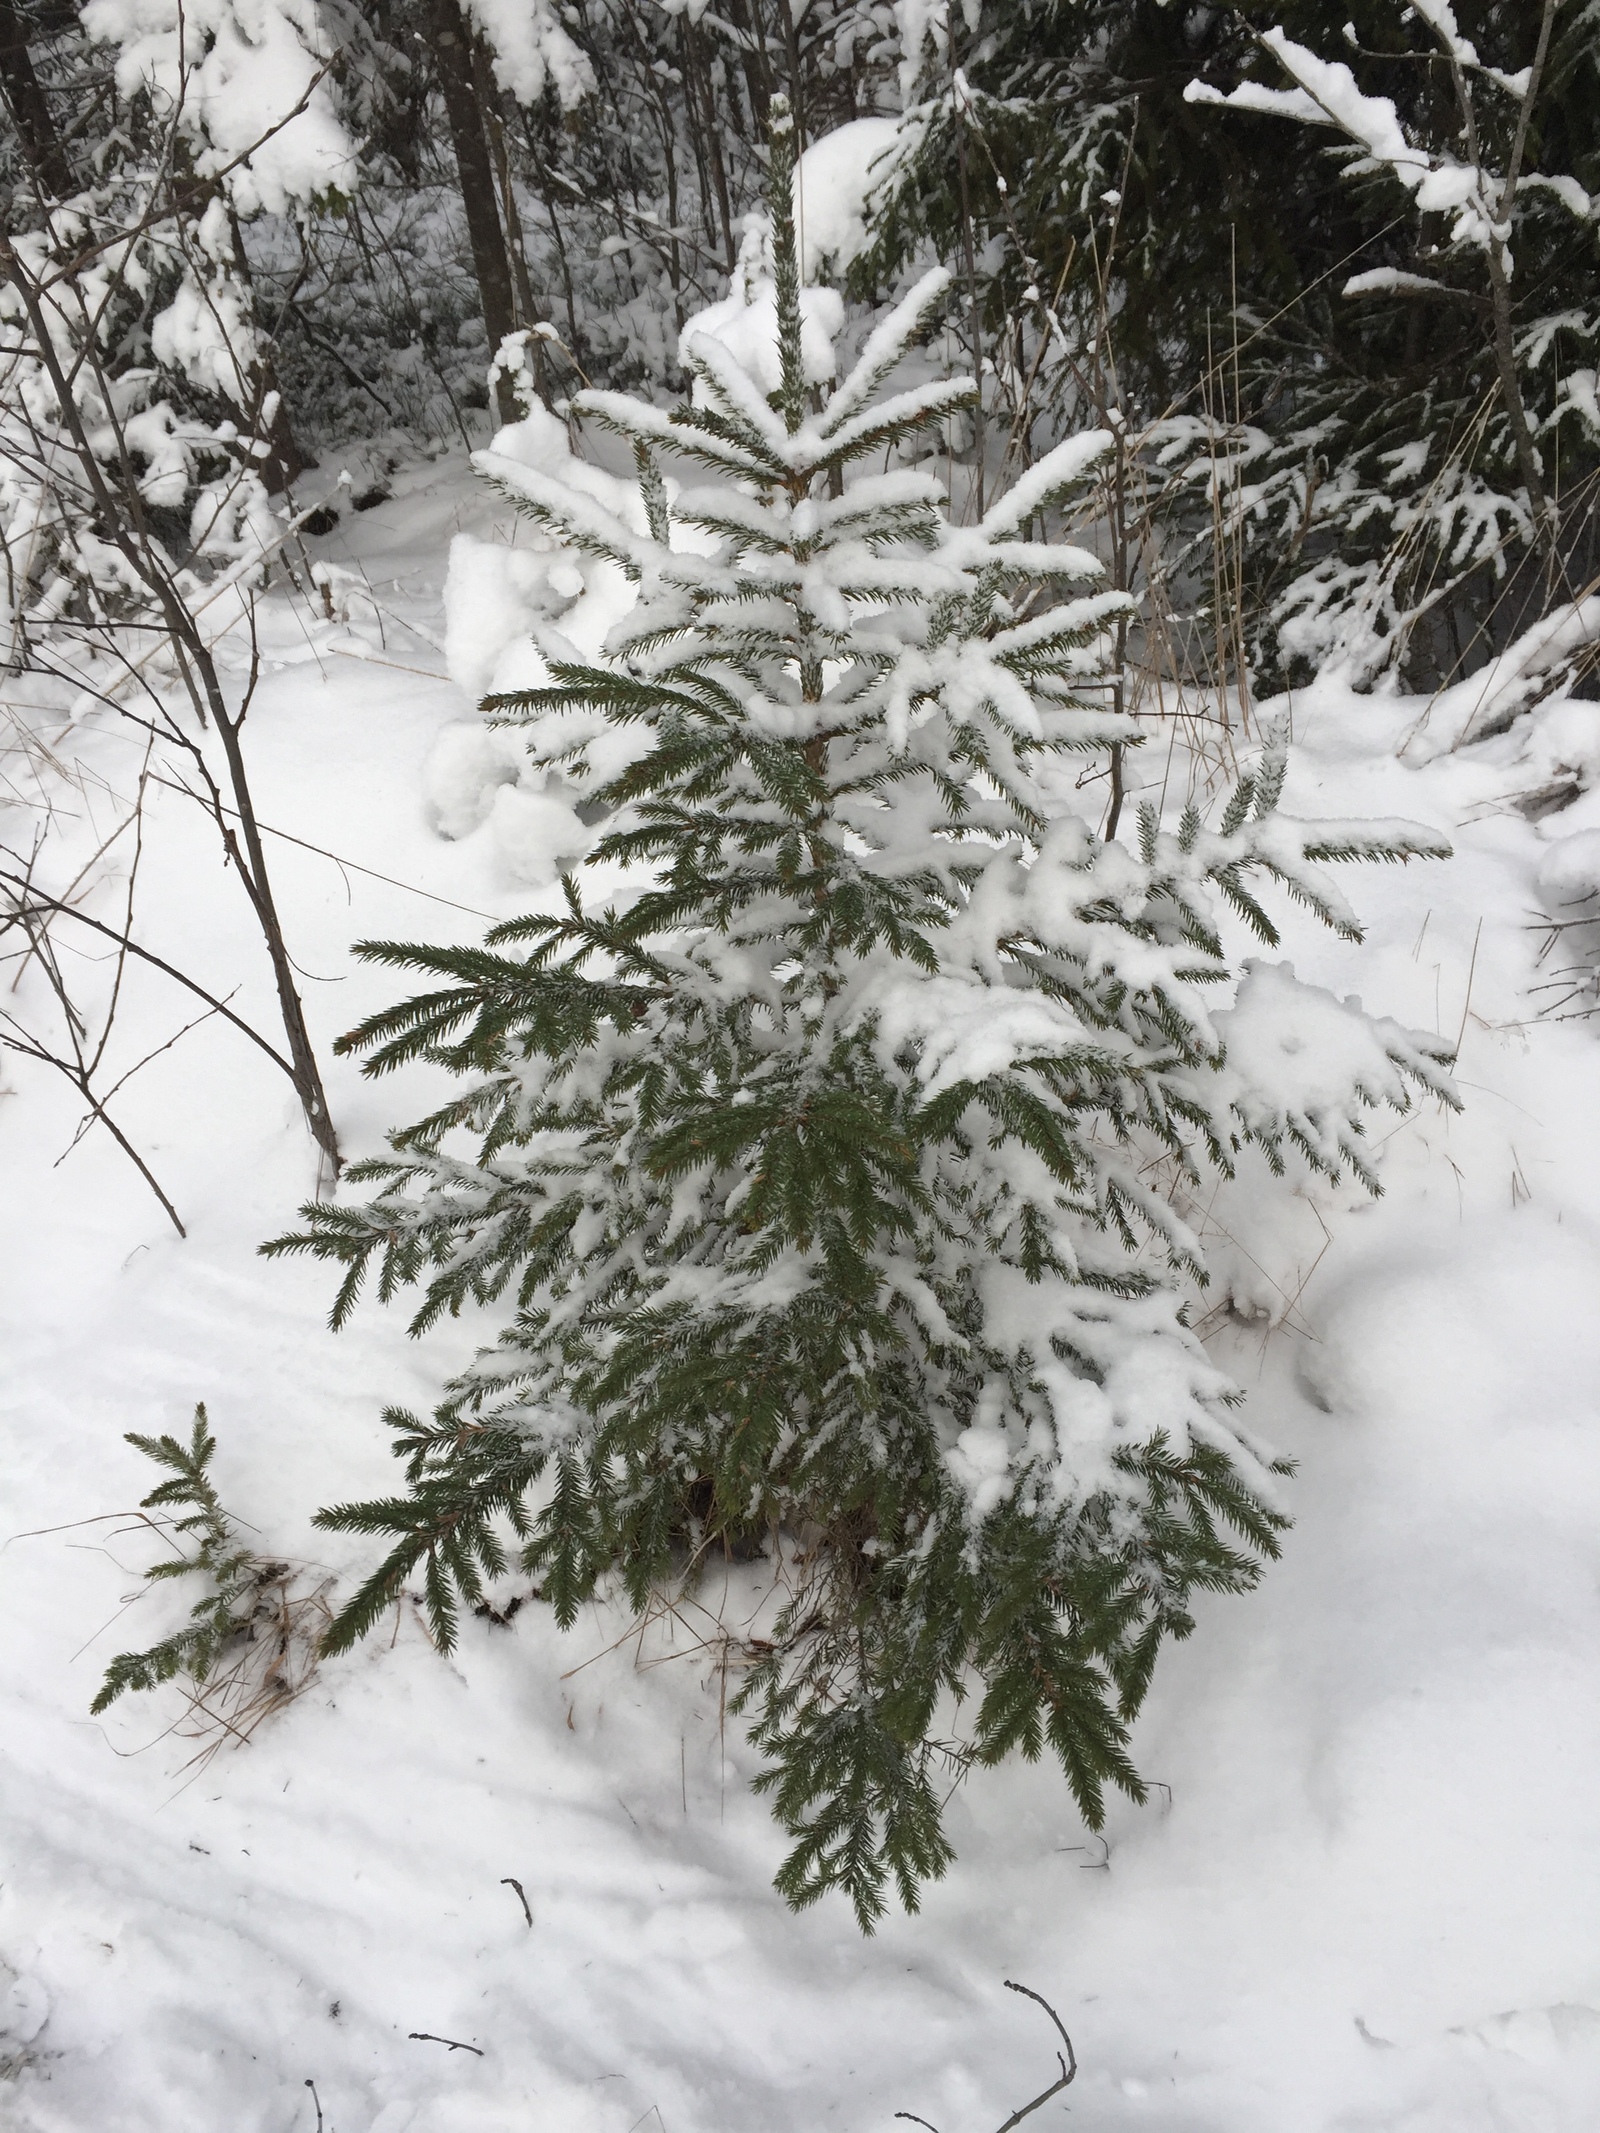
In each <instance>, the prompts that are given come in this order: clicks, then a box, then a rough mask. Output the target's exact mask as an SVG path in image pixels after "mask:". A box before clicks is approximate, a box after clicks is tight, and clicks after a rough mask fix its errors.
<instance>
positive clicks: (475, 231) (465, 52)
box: [433, 0, 520, 422]
mask: <svg viewBox="0 0 1600 2133" xmlns="http://www.w3.org/2000/svg"><path fill="white" fill-rule="evenodd" d="M433 18H434V63H435V65H436V66H437V68H438V71H439V88H440V90H441V92H442V94H443V96H444V110H445V117H446V119H447V121H448V122H449V126H450V145H451V147H452V148H453V149H454V150H455V158H456V172H457V175H458V177H459V179H460V183H461V204H462V206H463V208H464V209H465V210H466V217H467V241H468V243H469V244H470V245H471V247H472V268H473V272H474V274H475V275H476V276H477V280H478V296H479V300H480V302H481V303H482V305H483V323H484V329H485V331H486V332H487V334H488V338H489V353H490V355H491V356H492V355H493V354H494V352H495V350H496V349H497V348H498V347H499V346H500V343H501V342H502V341H503V340H504V339H505V337H506V335H507V334H508V333H514V332H515V331H516V324H517V309H516V298H515V294H514V292H513V288H512V282H511V261H510V257H509V255H508V253H507V251H506V239H505V231H504V230H503V229H502V227H501V224H500V209H499V205H498V203H497V201H496V199H495V190H496V188H495V179H494V156H493V154H492V152H491V150H490V147H489V135H488V129H487V128H486V127H485V125H484V122H483V109H482V106H481V105H480V103H479V101H478V89H477V83H476V81H475V80H474V78H473V65H472V43H471V36H472V33H471V31H470V30H469V28H468V27H467V24H466V22H465V20H464V19H463V17H462V14H461V10H460V8H459V7H457V5H456V4H455V0H433ZM495 399H496V405H497V408H498V411H499V415H500V420H501V421H502V422H515V421H516V419H517V416H518V413H519V412H520V410H519V409H518V407H517V400H516V394H515V393H514V392H513V391H512V388H511V381H510V379H509V378H506V377H500V378H497V379H496V381H495Z"/></svg>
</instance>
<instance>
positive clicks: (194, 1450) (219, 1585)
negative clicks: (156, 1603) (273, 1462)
mask: <svg viewBox="0 0 1600 2133" xmlns="http://www.w3.org/2000/svg"><path fill="white" fill-rule="evenodd" d="M127 1441H128V1442H129V1443H130V1444H131V1445H132V1446H133V1448H134V1450H135V1451H139V1452H143V1453H144V1455H145V1457H146V1458H147V1459H153V1460H154V1461H155V1463H156V1465H157V1466H159V1467H165V1468H166V1469H167V1470H168V1472H169V1475H170V1478H169V1479H168V1480H166V1481H163V1482H161V1483H159V1484H158V1486H157V1487H155V1488H153V1489H152V1490H151V1491H150V1494H149V1495H148V1496H144V1497H141V1498H140V1501H139V1508H140V1509H141V1510H143V1511H162V1512H173V1511H177V1512H181V1513H182V1516H180V1517H177V1518H174V1519H173V1520H172V1521H171V1524H170V1527H169V1530H170V1532H172V1533H173V1534H181V1535H183V1537H184V1538H185V1539H192V1540H195V1541H197V1542H198V1544H199V1545H198V1547H197V1548H196V1551H195V1553H194V1554H193V1555H184V1554H181V1553H180V1554H178V1555H175V1556H171V1557H169V1558H168V1559H167V1560H166V1561H164V1562H159V1563H154V1564H152V1565H151V1567H150V1568H149V1569H148V1570H147V1571H146V1572H145V1577H146V1578H147V1579H148V1580H149V1581H150V1582H151V1583H154V1584H158V1583H161V1582H163V1581H165V1580H167V1579H169V1578H185V1577H202V1578H205V1579H207V1580H209V1583H210V1590H209V1591H208V1592H207V1593H206V1594H205V1595H204V1597H203V1598H201V1599H199V1600H197V1601H196V1602H195V1605H194V1607H193V1609H192V1610H191V1612H190V1615H189V1619H188V1621H187V1622H186V1623H185V1624H184V1625H183V1627H182V1628H181V1629H177V1630H174V1631H173V1633H172V1635H171V1636H170V1637H163V1638H162V1640H161V1642H160V1643H159V1644H153V1645H151V1647H150V1649H149V1650H148V1651H144V1652H119V1653H118V1654H117V1656H116V1658H115V1659H113V1660H112V1662H111V1664H110V1665H109V1666H108V1667H107V1668H106V1678H105V1680H104V1682H103V1683H102V1684H101V1687H100V1693H99V1695H98V1696H96V1698H95V1700H94V1702H93V1703H92V1704H91V1705H90V1706H89V1708H90V1710H91V1711H95V1712H99V1711H103V1710H105V1709H106V1707H107V1706H108V1705H109V1704H113V1703H115V1702H116V1700H117V1698H118V1697H119V1696H121V1695H122V1694H123V1693H124V1692H125V1691H127V1690H129V1689H154V1688H158V1687H159V1686H160V1685H161V1684H162V1682H165V1681H174V1680H176V1679H177V1677H178V1676H179V1675H180V1674H182V1675H184V1676H185V1677H186V1678H187V1679H188V1680H190V1681H192V1682H194V1683H195V1684H196V1686H203V1685H204V1683H205V1682H206V1681H208V1680H209V1679H210V1677H211V1674H212V1671H213V1669H214V1668H215V1667H216V1664H217V1662H218V1660H219V1659H220V1658H221V1657H222V1655H223V1653H224V1652H225V1651H227V1650H228V1648H229V1646H230V1645H232V1644H233V1643H234V1641H235V1639H236V1638H238V1637H239V1636H240V1635H242V1634H243V1633H244V1631H245V1630H247V1629H248V1627H249V1624H250V1619H251V1616H252V1615H253V1613H254V1611H255V1606H256V1600H257V1597H258V1593H259V1588H260V1584H261V1569H262V1564H261V1560H260V1558H259V1557H258V1556H257V1555H256V1553H255V1551H254V1550H253V1549H252V1548H251V1547H250V1545H249V1543H248V1542H247V1541H246V1540H245V1539H244V1538H243V1537H242V1536H241V1535H240V1533H239V1532H238V1531H237V1530H236V1528H235V1526H234V1524H233V1521H232V1520H231V1519H230V1518H229V1516H228V1514H227V1512H226V1511H225V1510H224V1509H223V1507H222V1501H221V1499H220V1498H219V1496H218V1495H217V1491H216V1486H215V1484H214V1483H213V1481H212V1479H211V1471H210V1469H211V1461H212V1458H213V1456H214V1455H215V1453H216V1449H217V1440H216V1438H215V1437H214V1436H213V1435H212V1434H211V1428H210V1424H209V1423H208V1422H207V1420H206V1411H205V1407H204V1406H203V1405H201V1406H198V1407H196V1409H195V1411H194V1429H193V1431H192V1432H191V1434H190V1438H189V1442H188V1443H187V1444H186V1445H185V1444H180V1443H179V1442H178V1440H177V1438H176V1437H167V1436H161V1437H141V1436H139V1435H137V1434H136V1433H135V1432H134V1431H132V1430H130V1431H129V1432H128V1438H127ZM272 1567H274V1568H276V1567H277V1566H272Z"/></svg>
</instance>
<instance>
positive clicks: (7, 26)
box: [0, 0, 77, 200]
mask: <svg viewBox="0 0 1600 2133" xmlns="http://www.w3.org/2000/svg"><path fill="white" fill-rule="evenodd" d="M0 92H3V93H4V96H5V100H6V104H7V106H8V108H9V110H10V112H11V117H12V120H13V122H14V124H15V126H16V129H17V138H18V139H19V140H20V141H21V143H22V152H23V154H24V155H25V156H26V157H27V159H28V165H29V168H30V169H31V170H32V172H33V175H34V177H35V179H36V180H37V182H38V186H39V190H40V191H41V192H42V193H44V194H45V195H46V196H47V197H48V198H50V199H52V200H65V199H67V198H68V196H69V195H70V194H72V193H73V192H75V191H76V190H77V188H76V187H75V186H74V184H73V182H72V166H71V164H70V163H69V162H68V161H67V153H66V150H65V149H64V148H63V147H62V145H61V136H60V134H59V133H57V131H56V122H55V120H54V119H53V118H52V117H51V116H50V106H49V104H48V103H47V102H46V101H45V93H44V91H43V89H41V88H40V86H39V77H38V75H37V74H35V73H34V71H33V61H32V60H31V59H30V58H29V57H28V33H27V29H26V26H25V25H24V23H23V20H22V17H21V16H20V15H19V14H18V13H17V10H16V7H15V6H14V4H13V0H0Z"/></svg>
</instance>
